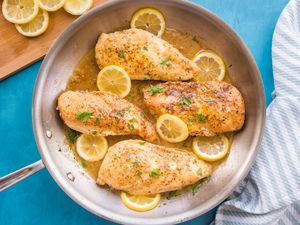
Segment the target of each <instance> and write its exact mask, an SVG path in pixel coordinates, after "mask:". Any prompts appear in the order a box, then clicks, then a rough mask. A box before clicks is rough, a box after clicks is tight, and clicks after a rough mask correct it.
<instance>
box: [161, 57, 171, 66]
mask: <svg viewBox="0 0 300 225" xmlns="http://www.w3.org/2000/svg"><path fill="white" fill-rule="evenodd" d="M160 64H161V65H166V66H171V62H170V56H168V57H166V58H164V59H163V60H162V61H161V62H160Z"/></svg>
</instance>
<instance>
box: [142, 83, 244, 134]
mask: <svg viewBox="0 0 300 225" xmlns="http://www.w3.org/2000/svg"><path fill="white" fill-rule="evenodd" d="M143 92H144V102H145V104H146V106H147V107H148V108H149V110H150V112H151V113H152V114H153V115H155V116H160V115H162V114H165V113H169V114H172V115H176V116H178V117H179V118H181V119H182V120H183V121H184V122H185V123H186V124H187V126H188V129H189V134H190V135H192V136H214V135H216V134H218V133H223V132H229V131H236V130H239V129H241V128H242V126H243V124H244V120H245V105H244V100H243V97H242V95H241V93H240V92H239V91H238V90H237V89H236V88H235V87H234V86H232V85H231V84H228V83H226V82H218V81H210V82H201V83H200V82H167V83H161V84H158V85H156V86H149V87H146V88H145V89H144V90H143ZM156 92H159V93H156Z"/></svg>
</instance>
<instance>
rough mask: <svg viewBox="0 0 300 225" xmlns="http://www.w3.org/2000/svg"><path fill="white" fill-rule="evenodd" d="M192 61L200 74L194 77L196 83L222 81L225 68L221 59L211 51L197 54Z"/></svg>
mask: <svg viewBox="0 0 300 225" xmlns="http://www.w3.org/2000/svg"><path fill="white" fill-rule="evenodd" d="M193 61H194V62H195V63H196V64H197V65H198V67H199V68H200V73H199V74H198V75H197V76H195V77H194V80H196V81H212V80H216V81H222V80H223V79H224V77H225V73H226V67H225V63H224V61H223V59H222V58H221V57H220V56H218V55H217V54H216V53H214V52H212V51H203V52H200V53H198V54H197V55H196V56H195V57H194V59H193Z"/></svg>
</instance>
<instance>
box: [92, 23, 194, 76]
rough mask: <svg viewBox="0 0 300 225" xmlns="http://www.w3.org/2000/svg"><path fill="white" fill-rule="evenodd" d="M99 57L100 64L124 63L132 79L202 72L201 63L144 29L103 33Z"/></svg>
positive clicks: (100, 38) (97, 46) (97, 49)
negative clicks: (199, 64)
mask: <svg viewBox="0 0 300 225" xmlns="http://www.w3.org/2000/svg"><path fill="white" fill-rule="evenodd" d="M96 60H97V63H98V65H99V67H100V68H103V67H105V66H108V65H112V64H114V65H118V66H121V67H122V68H124V69H125V70H126V71H127V73H128V74H129V76H130V78H131V79H132V80H164V81H167V80H190V79H192V78H193V76H194V74H196V73H199V68H198V67H197V65H196V64H195V63H194V62H192V61H191V60H189V59H187V58H186V57H184V56H183V55H182V54H181V53H180V52H179V51H178V50H177V49H176V48H174V47H173V46H172V45H171V44H169V43H168V42H166V41H164V40H162V39H160V38H158V37H156V36H155V35H153V34H151V33H149V32H147V31H144V30H141V29H128V30H123V31H118V32H114V33H110V34H105V33H102V34H101V36H100V37H99V40H98V43H97V45H96Z"/></svg>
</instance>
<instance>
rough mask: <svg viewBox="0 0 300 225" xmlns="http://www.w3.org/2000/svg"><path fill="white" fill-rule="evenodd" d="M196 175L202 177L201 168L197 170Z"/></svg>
mask: <svg viewBox="0 0 300 225" xmlns="http://www.w3.org/2000/svg"><path fill="white" fill-rule="evenodd" d="M197 175H198V176H202V168H201V167H200V168H199V169H198V170H197Z"/></svg>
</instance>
